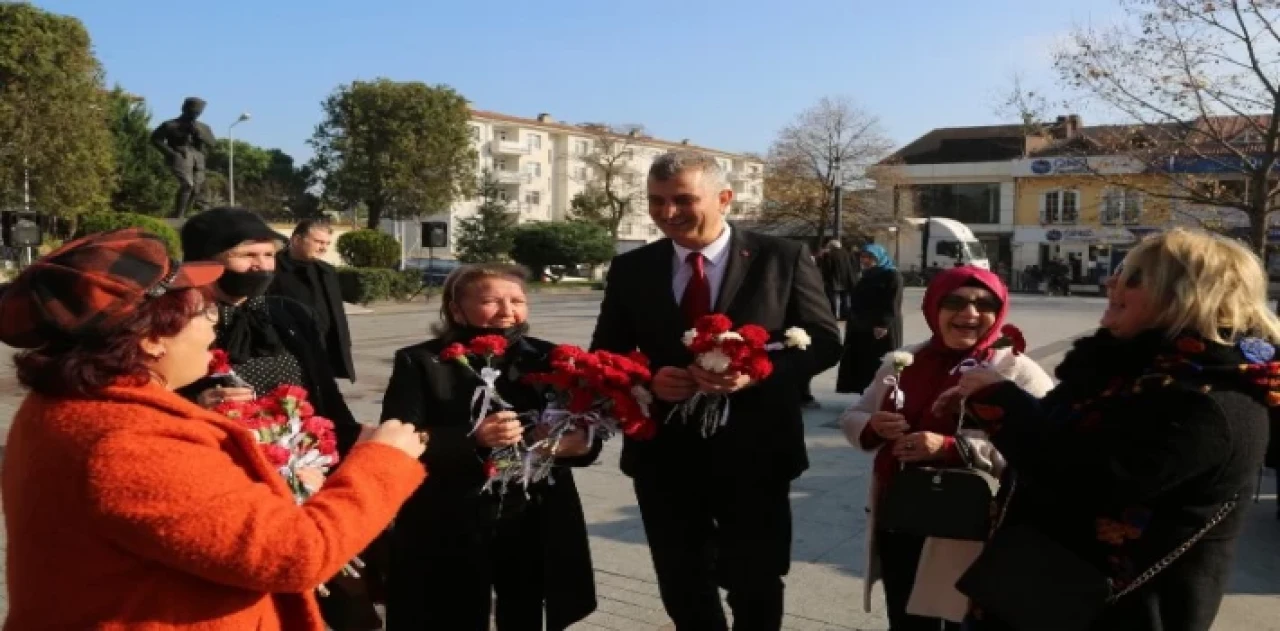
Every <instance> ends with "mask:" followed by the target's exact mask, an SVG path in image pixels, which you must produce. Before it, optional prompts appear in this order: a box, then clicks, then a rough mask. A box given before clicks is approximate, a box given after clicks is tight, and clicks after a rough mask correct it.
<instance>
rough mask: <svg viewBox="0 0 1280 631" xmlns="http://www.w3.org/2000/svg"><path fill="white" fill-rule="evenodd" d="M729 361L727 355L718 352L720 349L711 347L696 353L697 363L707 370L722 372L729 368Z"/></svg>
mask: <svg viewBox="0 0 1280 631" xmlns="http://www.w3.org/2000/svg"><path fill="white" fill-rule="evenodd" d="M730 363H732V362H731V361H730V359H729V356H728V355H725V354H724V353H722V352H720V349H711V350H709V351H707V352H705V353H703V354H701V355H698V365H699V366H701V367H702V369H703V370H706V371H708V372H714V373H722V372H724V371H726V370H729V364H730Z"/></svg>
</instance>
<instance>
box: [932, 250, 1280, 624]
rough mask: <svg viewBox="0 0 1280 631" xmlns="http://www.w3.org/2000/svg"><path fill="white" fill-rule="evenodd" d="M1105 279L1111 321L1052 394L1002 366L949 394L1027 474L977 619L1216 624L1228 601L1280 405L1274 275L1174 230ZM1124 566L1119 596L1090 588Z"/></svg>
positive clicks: (943, 401)
mask: <svg viewBox="0 0 1280 631" xmlns="http://www.w3.org/2000/svg"><path fill="white" fill-rule="evenodd" d="M1107 288H1108V294H1109V296H1108V302H1107V309H1106V311H1105V312H1104V313H1103V315H1102V320H1101V325H1102V328H1101V330H1100V331H1098V333H1097V334H1095V335H1093V336H1091V337H1088V338H1086V339H1083V340H1081V341H1079V342H1078V343H1077V344H1076V346H1075V348H1074V350H1072V351H1071V352H1070V353H1069V354H1068V355H1067V357H1066V358H1065V359H1064V361H1063V362H1062V364H1061V365H1060V366H1059V367H1058V370H1057V375H1058V378H1059V379H1060V380H1061V383H1060V385H1059V386H1058V387H1057V388H1055V389H1054V390H1053V391H1052V392H1050V393H1049V394H1048V395H1046V396H1045V397H1044V398H1036V397H1034V396H1031V395H1029V394H1027V393H1026V392H1024V391H1023V390H1021V389H1020V388H1018V387H1016V386H1015V384H1013V383H1010V382H1008V381H1006V380H1005V379H1004V377H1002V376H1000V375H998V374H995V373H992V372H988V371H971V372H968V373H966V374H965V375H964V376H963V377H962V378H961V379H960V382H959V384H958V385H957V386H956V387H955V388H954V389H952V390H951V391H949V392H947V393H944V395H943V396H942V397H940V407H945V406H947V405H953V404H955V403H956V402H957V401H959V399H960V397H968V399H967V401H968V406H969V409H970V410H971V411H972V412H973V414H974V416H975V417H976V419H977V420H979V421H980V424H981V425H982V426H983V427H984V428H985V429H986V430H987V432H988V434H989V435H990V437H991V440H992V442H993V443H994V444H995V446H996V447H997V448H998V449H999V450H1000V453H1001V454H1003V455H1004V457H1005V459H1006V460H1007V461H1008V463H1009V466H1010V467H1011V468H1012V469H1013V471H1014V472H1015V474H1016V476H1017V477H1016V481H1015V482H1014V484H1013V485H1012V486H1013V487H1014V490H1013V491H1012V495H1011V498H1010V501H1009V502H1008V503H1007V507H1006V508H1007V512H1006V514H1005V517H1004V519H1003V522H1002V525H1001V526H1000V528H999V529H998V530H997V531H996V533H995V534H994V536H993V538H992V540H991V542H989V544H988V546H987V547H986V549H985V550H984V552H983V554H982V556H980V557H979V559H978V561H977V562H976V563H975V565H974V568H973V569H972V570H971V574H970V576H968V577H966V578H965V579H962V581H961V588H962V591H964V592H965V593H967V594H968V595H969V596H971V597H972V598H973V600H974V602H975V604H977V605H978V607H979V608H980V609H981V611H978V612H975V618H978V620H976V625H975V628H977V629H981V630H983V631H986V630H989V629H1011V628H1012V629H1021V628H1067V627H1064V626H1062V623H1063V622H1064V620H1066V619H1068V618H1072V617H1078V620H1077V624H1076V625H1075V626H1074V627H1072V628H1080V629H1086V628H1087V629H1092V630H1099V629H1105V630H1110V629H1115V630H1117V631H1119V630H1122V629H1123V630H1124V631H1145V630H1155V629H1159V630H1161V631H1203V630H1207V629H1209V628H1210V626H1211V625H1212V624H1213V619H1214V616H1215V615H1216V614H1217V611H1218V606H1219V604H1220V603H1221V601H1222V594H1223V591H1224V590H1225V589H1226V586H1227V578H1228V575H1229V573H1230V568H1231V561H1232V557H1233V555H1234V553H1235V541H1236V538H1237V536H1238V535H1239V534H1240V529H1241V527H1242V524H1243V517H1244V509H1243V508H1236V507H1235V506H1234V504H1233V502H1234V501H1236V500H1237V499H1240V500H1243V498H1246V497H1248V496H1249V494H1250V493H1251V491H1252V487H1253V484H1254V483H1255V480H1256V475H1257V472H1258V467H1259V465H1261V464H1262V459H1263V451H1264V450H1265V448H1266V439H1267V417H1268V406H1269V405H1274V404H1275V403H1276V402H1277V401H1278V400H1280V392H1277V388H1276V384H1277V383H1278V381H1277V376H1278V375H1280V363H1276V361H1275V360H1276V357H1275V355H1276V349H1275V346H1273V345H1274V344H1275V343H1276V342H1277V341H1280V321H1278V320H1277V319H1276V315H1275V314H1274V313H1273V312H1272V311H1271V310H1270V309H1269V308H1268V306H1267V299H1266V291H1267V277H1266V274H1265V273H1264V271H1263V268H1262V265H1261V262H1260V261H1259V260H1258V259H1257V257H1255V256H1254V255H1253V254H1252V253H1251V252H1250V251H1249V250H1247V249H1246V248H1245V247H1244V246H1242V245H1240V244H1239V243H1237V242H1234V241H1230V240H1227V239H1223V238H1220V237H1216V236H1211V235H1208V234H1205V233H1201V232H1194V231H1189V230H1182V229H1176V230H1172V231H1169V232H1166V233H1163V234H1160V235H1155V236H1152V237H1149V238H1148V239H1146V240H1145V241H1143V242H1142V243H1140V244H1138V246H1136V247H1135V248H1134V249H1133V250H1132V251H1130V253H1129V254H1128V256H1126V257H1125V261H1124V265H1123V267H1122V268H1121V269H1120V270H1118V271H1117V273H1116V274H1115V276H1113V277H1112V278H1111V279H1110V280H1109V281H1108V282H1107ZM1009 486H1010V485H1009V484H1006V485H1005V487H1006V489H1007V488H1008V487H1009ZM1002 492H1005V491H1003V490H1002ZM1015 535H1016V536H1015ZM1201 536H1202V538H1201ZM1178 550H1184V553H1183V554H1181V556H1178V557H1177V558H1176V559H1174V558H1173V557H1172V556H1171V553H1175V552H1176V551H1178ZM1010 551H1012V552H1015V553H1016V554H1012V555H1010V554H1004V553H1008V552H1010ZM1170 561H1171V562H1170ZM996 566H999V570H998V571H995V572H991V571H982V570H983V568H993V567H996ZM1153 568H1154V569H1156V570H1158V572H1157V573H1155V574H1154V576H1153V575H1152V574H1151V573H1150V572H1148V570H1151V569H1153ZM1108 579H1109V580H1110V581H1111V582H1112V585H1113V587H1112V593H1113V594H1122V595H1120V596H1119V598H1118V599H1117V600H1115V601H1114V602H1111V603H1105V602H1103V599H1102V598H1101V597H1099V596H1098V595H1097V594H1099V593H1105V592H1106V590H1105V589H1103V590H1101V592H1098V591H1096V590H1095V591H1090V590H1094V588H1095V587H1096V586H1097V585H1099V584H1100V583H1101V584H1103V585H1105V581H1106V580H1108ZM1130 589H1131V591H1127V590H1130ZM1126 591H1127V593H1126ZM1090 594H1093V595H1090ZM1082 612H1089V614H1088V615H1087V616H1082V615H1080V614H1081V613H1082ZM1051 623H1052V624H1051Z"/></svg>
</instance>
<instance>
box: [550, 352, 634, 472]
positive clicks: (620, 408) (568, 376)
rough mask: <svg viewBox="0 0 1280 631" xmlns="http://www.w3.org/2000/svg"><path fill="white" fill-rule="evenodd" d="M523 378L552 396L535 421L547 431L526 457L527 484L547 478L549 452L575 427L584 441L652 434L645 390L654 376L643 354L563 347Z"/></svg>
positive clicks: (552, 451)
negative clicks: (548, 367)
mask: <svg viewBox="0 0 1280 631" xmlns="http://www.w3.org/2000/svg"><path fill="white" fill-rule="evenodd" d="M524 379H525V381H527V382H529V383H533V384H541V385H547V386H550V387H551V388H552V389H554V390H555V391H556V395H557V396H556V399H555V401H553V402H552V403H551V405H549V406H548V407H547V409H546V410H544V411H543V412H542V414H541V416H540V418H539V419H538V421H537V422H538V423H539V424H543V425H545V426H547V427H548V431H547V436H546V438H543V439H542V440H540V441H539V442H538V443H535V444H534V445H532V446H531V447H530V452H529V454H527V455H526V465H525V473H526V475H525V479H524V482H525V483H526V484H528V483H529V482H537V481H539V480H542V479H544V478H546V477H547V476H548V475H550V473H551V468H552V467H553V466H554V465H555V459H554V458H552V457H551V456H550V455H549V454H551V453H554V452H555V449H556V447H557V446H558V444H559V441H560V439H561V437H563V436H564V435H565V434H566V433H568V432H570V431H573V430H574V429H577V428H581V429H583V430H585V431H586V432H587V442H592V441H594V440H595V437H596V436H601V438H602V439H603V440H608V439H609V438H611V437H613V436H614V435H616V434H619V433H621V434H623V435H625V436H628V437H631V438H634V439H636V440H648V439H650V438H653V436H654V435H655V434H656V433H657V429H658V428H657V425H656V424H655V423H654V422H653V420H652V419H651V418H649V405H650V404H652V403H653V395H652V394H651V393H650V392H649V390H648V388H647V386H648V384H649V382H650V381H651V380H652V379H653V375H652V374H650V372H649V359H648V358H647V357H645V356H644V354H642V353H639V352H635V353H631V354H630V355H625V356H624V355H618V354H616V353H610V352H608V351H594V352H587V351H585V350H583V349H581V348H579V347H577V346H572V345H568V344H564V345H560V346H557V347H555V349H553V350H552V351H551V370H550V371H549V372H544V373H533V374H530V375H526V376H525V378H524Z"/></svg>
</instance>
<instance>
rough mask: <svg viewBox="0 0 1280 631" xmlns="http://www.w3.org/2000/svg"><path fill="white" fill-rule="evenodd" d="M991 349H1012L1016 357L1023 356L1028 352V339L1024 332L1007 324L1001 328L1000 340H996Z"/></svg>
mask: <svg viewBox="0 0 1280 631" xmlns="http://www.w3.org/2000/svg"><path fill="white" fill-rule="evenodd" d="M991 348H1011V349H1013V354H1014V355H1022V354H1024V353H1026V352H1027V338H1026V337H1025V336H1024V335H1022V330H1021V329H1019V328H1018V327H1016V326H1014V325H1012V324H1006V325H1004V326H1002V327H1000V339H998V340H996V341H995V343H994V344H992V345H991Z"/></svg>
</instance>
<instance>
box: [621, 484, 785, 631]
mask: <svg viewBox="0 0 1280 631" xmlns="http://www.w3.org/2000/svg"><path fill="white" fill-rule="evenodd" d="M790 489H791V482H790V481H789V480H782V481H770V482H767V483H764V484H759V483H757V484H746V483H739V484H725V483H714V482H710V481H708V480H704V479H698V478H696V477H689V476H668V475H664V474H651V475H645V476H640V477H637V478H636V479H635V491H636V501H637V503H639V505H640V516H641V518H642V519H643V520H644V530H645V536H646V537H648V539H649V553H650V555H652V557H653V566H654V570H655V571H656V573H657V575H658V589H659V592H660V593H661V595H662V604H663V606H664V607H665V608H666V610H667V615H668V616H670V617H671V620H672V621H673V622H674V623H675V626H676V629H677V630H678V631H726V630H727V629H728V628H729V627H728V623H727V621H726V618H725V613H724V609H723V608H722V607H721V606H720V592H719V588H721V587H723V588H724V589H725V590H726V591H728V601H729V607H730V608H731V609H732V610H733V629H734V631H778V630H779V629H781V628H782V612H783V583H782V577H783V576H785V575H786V574H787V572H788V571H789V570H790V568H791V502H790V499H789V497H788V494H789V492H790Z"/></svg>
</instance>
